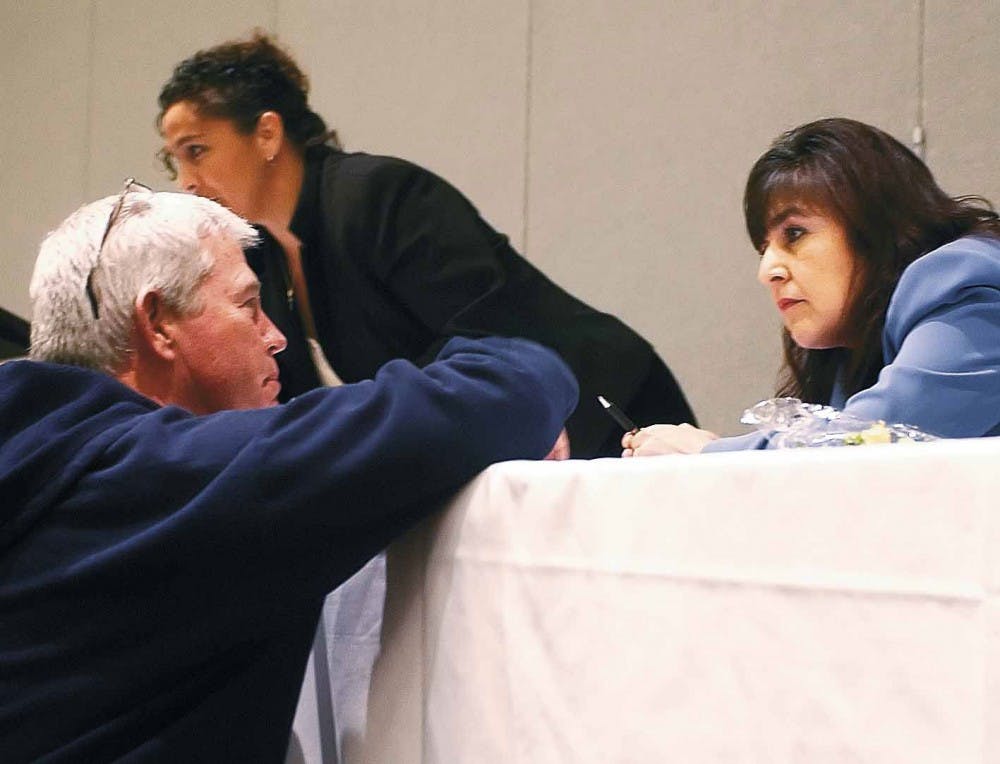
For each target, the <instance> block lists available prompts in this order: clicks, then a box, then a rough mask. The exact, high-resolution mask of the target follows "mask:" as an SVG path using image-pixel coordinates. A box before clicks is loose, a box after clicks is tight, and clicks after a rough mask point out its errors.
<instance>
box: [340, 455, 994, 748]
mask: <svg viewBox="0 0 1000 764" xmlns="http://www.w3.org/2000/svg"><path fill="white" fill-rule="evenodd" d="M998 509H1000V439H994V440H979V441H952V442H940V443H934V444H925V445H913V446H864V447H857V448H841V449H822V450H804V451H784V452H751V453H730V454H714V455H703V456H697V457H657V458H650V459H636V460H611V459H605V460H597V461H592V462H580V461H574V462H563V463H537V462H510V463H506V464H500V465H496V466H494V467H491V468H490V469H488V470H487V471H486V472H484V473H483V474H482V475H481V476H480V477H479V478H477V479H476V480H475V481H474V482H473V483H472V484H470V485H469V486H468V487H467V489H466V490H465V491H464V492H463V493H462V494H461V495H460V496H459V497H458V498H457V499H456V500H455V501H454V502H453V504H452V505H451V507H450V509H449V510H448V512H447V513H446V514H445V515H444V516H443V517H442V518H440V519H438V520H436V521H434V522H433V523H430V524H428V525H426V526H424V527H422V528H420V529H418V531H417V532H416V533H413V534H411V535H410V536H408V537H407V538H406V539H404V541H402V542H401V543H399V544H397V546H396V547H395V548H393V549H392V550H391V551H390V562H389V594H388V603H387V613H386V625H385V631H384V633H383V651H382V656H381V658H380V659H379V663H378V665H377V667H376V675H375V678H374V683H373V688H372V697H371V701H370V703H371V705H370V707H369V718H368V730H367V735H366V740H365V742H364V745H363V750H360V751H354V752H349V753H350V754H351V756H350V758H351V759H352V760H353V761H368V762H377V763H378V764H383V763H384V762H394V763H398V764H405V763H406V762H423V763H430V762H435V763H440V764H452V763H454V762H463V763H465V762H497V763H499V762H503V763H504V764H512V763H521V762H523V763H524V764H529V763H530V764H545V763H546V762H600V763H601V764H607V763H608V762H664V761H672V762H709V761H711V762H792V761H796V762H799V761H809V762H843V761H866V762H894V763H895V762H904V761H905V762H949V764H952V763H954V762H981V761H1000V610H998V607H997V605H998V599H997V588H998V582H1000V512H998Z"/></svg>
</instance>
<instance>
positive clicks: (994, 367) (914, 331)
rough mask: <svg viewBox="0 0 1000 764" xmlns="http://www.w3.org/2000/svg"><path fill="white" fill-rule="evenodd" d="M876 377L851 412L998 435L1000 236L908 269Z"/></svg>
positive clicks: (938, 430) (961, 245)
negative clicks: (998, 238)
mask: <svg viewBox="0 0 1000 764" xmlns="http://www.w3.org/2000/svg"><path fill="white" fill-rule="evenodd" d="M883 346H884V352H885V360H886V363H887V365H886V366H885V367H884V368H883V369H882V372H881V373H880V374H879V378H878V382H877V383H876V384H875V385H873V386H872V387H871V388H869V389H867V390H863V391H861V392H859V393H857V394H856V395H854V396H852V397H851V398H850V399H849V400H848V401H847V403H846V406H845V410H846V411H847V412H849V413H851V414H853V415H855V416H858V417H861V418H863V419H883V420H885V421H887V422H901V423H905V424H911V425H915V426H917V427H920V428H921V429H923V430H925V431H927V432H929V433H933V434H935V435H940V436H943V437H949V438H961V437H977V436H982V435H1000V241H997V240H996V239H989V238H985V237H984V238H978V237H976V238H973V237H966V238H963V239H959V240H957V241H954V242H951V243H950V244H947V245H945V246H944V247H941V248H939V249H937V250H935V251H933V252H930V253H928V254H927V255H924V256H923V257H921V258H920V259H918V260H916V261H915V262H914V263H913V264H912V265H910V266H909V267H908V268H907V269H906V270H905V271H904V273H903V276H902V278H901V279H900V281H899V285H898V286H897V288H896V291H895V293H894V294H893V296H892V300H891V301H890V303H889V309H888V313H887V315H886V325H885V330H884V332H883Z"/></svg>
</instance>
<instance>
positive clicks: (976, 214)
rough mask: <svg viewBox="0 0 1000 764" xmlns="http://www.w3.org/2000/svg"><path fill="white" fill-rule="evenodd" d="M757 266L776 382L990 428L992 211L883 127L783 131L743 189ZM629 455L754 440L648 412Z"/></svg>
mask: <svg viewBox="0 0 1000 764" xmlns="http://www.w3.org/2000/svg"><path fill="white" fill-rule="evenodd" d="M744 213H745V216H746V225H747V231H748V233H749V234H750V240H751V241H752V242H753V245H754V248H755V249H756V250H757V252H758V255H759V256H760V266H759V268H758V271H757V279H758V281H760V283H761V284H762V285H763V286H764V287H765V288H766V289H767V290H768V291H769V292H770V293H771V297H772V299H773V300H774V303H775V307H776V308H777V310H778V312H779V313H780V314H781V318H782V322H783V323H784V328H783V330H782V339H783V342H784V349H785V363H784V367H783V370H782V376H781V379H780V383H779V389H778V392H777V394H778V395H779V396H791V397H795V398H800V399H802V400H804V401H808V402H812V403H824V404H830V405H832V406H834V407H836V408H842V409H844V410H846V411H847V412H849V413H850V414H853V415H855V416H857V417H860V418H862V419H872V420H877V419H882V420H886V421H888V422H904V423H907V424H912V425H916V426H918V427H920V428H922V429H924V430H926V431H927V432H930V433H933V434H936V435H940V436H944V437H953V438H957V437H977V436H983V435H1000V220H998V217H997V213H996V212H995V211H994V210H993V209H992V207H991V206H990V204H989V202H987V201H986V200H984V199H981V198H979V197H957V198H951V197H949V196H948V195H947V194H945V193H944V191H942V190H941V188H939V187H938V185H937V183H935V181H934V178H933V176H932V175H931V172H930V170H928V168H927V166H926V165H925V164H924V163H923V162H922V161H920V159H918V158H917V157H916V155H914V154H913V152H911V151H910V150H909V149H907V148H906V147H905V146H903V145H902V144H901V143H900V142H899V141H897V140H895V139H894V138H892V137H891V136H889V135H887V134H886V133H884V132H882V131H881V130H878V129H877V128H874V127H871V126H869V125H865V124H862V123H860V122H855V121H853V120H849V119H824V120H819V121H817V122H811V123H809V124H806V125H802V126H801V127H798V128H795V129H794V130H791V131H789V132H787V133H785V134H783V135H782V136H781V137H779V138H778V140H777V141H775V143H774V144H773V145H772V146H771V148H770V149H769V150H768V151H767V152H766V153H765V154H764V155H763V156H762V157H761V158H760V159H758V160H757V163H756V164H755V165H754V166H753V169H751V171H750V177H749V179H748V180H747V186H746V192H745V195H744ZM622 446H623V448H624V449H625V450H624V452H623V455H625V456H646V455H653V454H662V453H696V452H699V451H720V450H736V449H740V448H764V447H766V446H767V439H766V438H765V437H763V436H761V435H757V434H753V435H749V436H743V437H737V438H722V439H717V437H716V436H715V435H714V434H713V433H710V432H707V431H705V430H699V429H697V428H694V427H691V426H690V425H681V426H679V427H677V426H672V425H655V426H652V427H648V428H645V429H643V430H640V431H639V432H637V433H635V434H627V435H626V436H625V437H624V438H623V439H622Z"/></svg>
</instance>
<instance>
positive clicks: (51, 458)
mask: <svg viewBox="0 0 1000 764" xmlns="http://www.w3.org/2000/svg"><path fill="white" fill-rule="evenodd" d="M576 395H577V387H576V383H575V380H574V378H573V376H572V374H571V373H570V372H569V371H568V369H567V368H566V366H565V365H564V364H563V363H562V362H561V361H560V360H559V359H558V358H557V357H556V356H555V355H554V354H553V353H551V352H550V351H548V350H545V349H543V348H541V347H540V346H537V345H534V344H532V343H527V342H524V341H519V340H496V339H489V340H481V341H471V340H463V339H456V340H452V341H451V342H450V343H449V344H448V345H447V346H446V347H445V349H444V350H443V351H442V353H441V356H440V357H439V359H438V361H437V362H435V363H433V364H431V365H429V366H427V367H426V368H424V369H423V370H420V369H418V368H416V367H415V366H414V365H412V364H410V363H408V362H406V361H393V362H391V363H389V364H387V365H386V366H385V367H383V368H382V369H381V370H380V371H379V373H378V374H377V376H376V377H375V379H374V380H371V381H367V382H361V383H358V384H355V385H347V386H344V387H341V388H336V389H332V390H315V391H313V392H310V393H307V394H304V395H302V396H300V397H298V398H296V399H294V400H293V401H291V402H289V403H287V404H284V405H282V406H279V407H275V408H269V409H260V410H253V411H227V412H222V413H219V414H214V415H211V416H202V417H196V416H192V415H191V414H189V413H188V412H186V411H184V410H182V409H179V408H176V407H170V406H168V407H160V406H158V405H156V404H155V403H153V402H152V401H150V400H149V399H147V398H145V397H143V396H141V395H139V394H137V393H135V392H134V391H132V390H130V389H129V388H127V387H125V386H123V385H121V384H119V383H118V382H117V381H115V380H113V379H111V378H110V377H107V376H105V375H102V374H98V373H94V372H90V371H87V370H83V369H77V368H73V367H68V366H57V365H51V364H40V363H33V362H13V363H8V364H5V365H3V366H0V760H2V761H4V762H18V761H35V760H42V761H87V762H91V761H119V760H120V761H171V762H198V761H212V762H219V761H240V762H255V761H262V762H280V761H282V759H283V756H284V752H285V749H286V747H287V743H288V735H289V729H290V726H291V720H292V715H293V713H294V708H295V703H296V700H297V698H298V692H299V686H300V682H301V679H302V674H303V670H304V667H305V662H306V658H307V655H308V650H309V646H310V642H311V639H312V634H313V630H314V628H315V625H316V621H317V618H318V616H319V612H320V608H321V606H322V602H323V597H324V595H325V594H326V593H327V592H328V591H330V590H331V589H333V588H335V587H336V586H337V585H338V584H340V583H341V582H343V581H344V580H345V579H346V578H348V577H349V576H350V575H351V574H352V573H353V572H354V571H356V570H357V569H358V568H359V567H360V566H361V565H362V564H363V563H364V562H365V561H366V560H368V559H369V558H370V557H371V556H372V555H374V554H375V553H376V552H377V551H378V550H380V549H382V548H383V547H385V546H386V545H387V544H388V543H389V542H390V541H391V540H392V539H393V538H395V537H396V536H398V535H399V534H400V533H401V532H402V531H404V530H405V529H406V528H407V527H409V526H411V525H412V524H413V523H414V522H416V521H417V520H419V519H420V518H422V517H424V516H426V515H428V514H429V513H431V512H433V511H434V510H435V509H437V508H439V507H440V506H441V504H442V502H444V501H445V500H446V499H447V498H448V497H450V496H451V495H453V494H454V492H455V491H456V490H457V489H458V488H459V487H461V486H462V485H463V484H464V483H465V482H467V481H468V480H469V479H471V478H472V477H473V476H475V475H476V473H477V472H479V471H480V470H482V469H483V468H484V467H486V466H487V465H489V464H490V463H492V462H496V461H501V460H505V459H515V458H538V457H541V456H543V455H544V454H545V453H546V452H547V450H548V449H549V447H550V446H551V445H552V443H553V442H554V441H555V439H556V435H557V434H558V432H559V430H560V428H561V427H562V425H563V422H564V420H565V418H566V417H567V416H568V415H569V413H570V412H571V411H572V410H573V408H574V406H575V404H576Z"/></svg>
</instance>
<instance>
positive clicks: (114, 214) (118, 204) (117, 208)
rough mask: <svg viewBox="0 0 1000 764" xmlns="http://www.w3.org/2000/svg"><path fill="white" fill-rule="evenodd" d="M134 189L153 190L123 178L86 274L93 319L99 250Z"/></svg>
mask: <svg viewBox="0 0 1000 764" xmlns="http://www.w3.org/2000/svg"><path fill="white" fill-rule="evenodd" d="M134 189H143V190H145V191H152V190H153V189H151V188H150V187H149V186H147V185H144V184H142V183H139V182H138V181H137V180H136V179H135V178H126V179H125V184H124V186H123V187H122V192H121V193H120V194H118V199H117V201H115V204H114V206H113V207H112V208H111V214H110V215H108V224H107V225H106V226H104V235H103V236H101V244H100V246H99V247H98V248H97V258H96V259H95V260H94V267H93V268H91V269H90V273H88V274H87V299H88V300H90V309H91V311H92V312H93V313H94V319H95V320H96V319H97V317H98V313H99V310H98V305H99V302H98V299H97V292H96V291H95V287H94V271H96V270H97V266H98V265H100V263H101V252H103V251H104V243H105V242H106V241H107V240H108V234H109V233H111V229H112V228H114V226H115V223H116V222H117V221H118V217H119V216H120V215H121V213H122V207H123V206H124V205H125V197H126V196H128V194H129V192H130V191H132V190H134Z"/></svg>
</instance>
